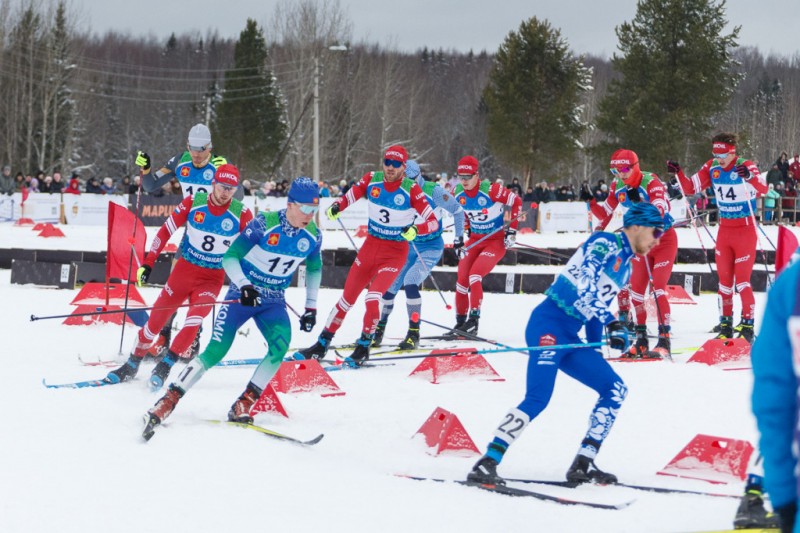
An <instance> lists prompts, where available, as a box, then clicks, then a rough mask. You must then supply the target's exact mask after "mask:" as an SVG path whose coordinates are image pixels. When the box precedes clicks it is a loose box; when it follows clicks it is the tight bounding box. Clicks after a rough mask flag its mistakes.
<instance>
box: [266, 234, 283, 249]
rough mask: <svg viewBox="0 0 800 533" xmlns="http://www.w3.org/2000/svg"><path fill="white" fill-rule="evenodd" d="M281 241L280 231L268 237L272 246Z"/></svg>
mask: <svg viewBox="0 0 800 533" xmlns="http://www.w3.org/2000/svg"><path fill="white" fill-rule="evenodd" d="M280 241H281V235H280V233H270V234H269V237H267V244H268V245H270V246H278V243H279V242H280Z"/></svg>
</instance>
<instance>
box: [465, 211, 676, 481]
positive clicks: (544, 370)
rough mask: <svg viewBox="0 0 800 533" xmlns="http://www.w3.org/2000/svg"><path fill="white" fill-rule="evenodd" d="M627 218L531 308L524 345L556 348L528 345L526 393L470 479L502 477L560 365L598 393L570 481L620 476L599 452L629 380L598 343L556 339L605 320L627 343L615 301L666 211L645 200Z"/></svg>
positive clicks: (618, 343)
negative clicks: (606, 468) (605, 466)
mask: <svg viewBox="0 0 800 533" xmlns="http://www.w3.org/2000/svg"><path fill="white" fill-rule="evenodd" d="M623 225H624V227H623V228H622V231H621V232H620V233H606V232H597V233H594V234H592V236H591V237H589V239H587V241H586V242H585V243H584V244H583V245H581V247H580V248H578V250H577V251H576V252H575V254H574V255H573V256H572V258H570V260H569V262H568V263H567V265H566V267H565V268H564V270H562V271H561V274H559V276H558V278H556V281H555V282H554V283H553V284H552V285H551V286H550V288H549V289H547V292H546V295H547V298H545V300H544V301H543V302H542V303H541V304H539V305H538V306H537V307H536V308H535V309H534V310H533V312H532V313H531V316H530V319H529V320H528V326H527V328H526V330H525V339H526V341H527V343H528V344H527V345H528V346H532V347H533V346H552V347H553V348H552V349H547V350H542V351H531V352H530V357H529V359H528V376H527V389H526V391H525V398H524V399H523V400H522V403H520V404H519V405H518V406H517V407H515V408H513V409H511V410H510V411H509V412H508V413H507V414H506V415H505V416H504V417H503V420H502V422H501V423H500V425H499V426H498V428H497V429H496V430H495V433H494V435H495V437H494V440H492V442H491V443H489V446H488V449H487V452H486V454H485V455H484V456H483V457H481V459H480V460H479V461H478V462H477V463H476V464H475V466H474V467H473V468H472V471H471V472H470V473H469V475H468V476H467V480H468V481H472V482H478V483H491V484H498V483H499V484H504V483H505V482H504V481H503V479H502V478H501V477H500V476H499V475H498V474H497V466H498V464H499V463H500V461H502V459H503V456H504V454H505V453H506V451H507V450H508V447H509V446H510V445H511V444H513V443H514V441H515V440H516V439H517V438H519V436H520V435H521V434H522V432H523V430H524V429H525V428H526V426H527V425H528V424H529V423H530V422H531V421H532V420H533V419H534V418H536V417H537V416H538V415H539V413H541V412H542V411H543V410H544V409H545V407H547V404H548V402H549V401H550V397H551V396H552V393H553V387H554V385H555V379H556V374H557V372H558V370H561V371H562V372H564V373H565V374H567V375H568V376H570V377H572V378H573V379H576V380H578V381H579V382H580V383H582V384H584V385H586V386H587V387H590V388H592V389H594V390H595V391H596V392H597V394H598V395H599V396H600V398H599V399H598V400H597V403H596V404H595V406H594V410H593V411H592V415H591V418H590V422H589V430H588V432H587V433H586V436H585V437H584V439H583V442H581V445H580V448H579V450H578V454H577V456H576V457H575V460H574V461H573V463H572V465H571V466H570V467H569V470H568V471H567V480H568V481H570V482H574V483H584V482H588V481H595V482H598V483H614V482H616V480H617V478H616V476H614V475H613V474H609V473H607V472H603V471H601V470H599V469H598V468H597V467H596V466H595V464H594V459H595V457H596V455H597V452H598V451H599V449H600V446H601V445H602V444H603V441H604V440H605V438H606V436H607V435H608V432H609V431H610V430H611V427H612V425H613V424H614V420H615V419H616V417H617V412H618V411H619V408H620V407H621V406H622V402H623V401H624V400H625V396H626V394H627V387H626V386H625V384H624V383H623V381H622V378H620V377H619V376H618V375H617V373H616V372H614V370H613V369H612V368H611V365H610V364H609V363H608V361H606V360H605V359H603V355H602V353H601V352H600V351H599V350H593V349H588V348H579V349H575V348H571V349H563V348H559V345H566V344H578V343H580V342H581V340H580V338H579V337H578V332H579V331H580V329H581V328H582V327H583V326H584V324H586V325H587V337H588V336H589V335H588V330H589V329H590V327H589V326H592V325H594V324H597V323H598V322H599V323H602V324H605V326H606V329H607V331H608V337H609V340H608V342H609V345H610V346H611V347H612V348H614V349H617V350H621V351H622V350H625V349H626V348H627V347H628V344H629V342H628V331H627V329H626V327H625V324H623V323H622V322H620V321H619V320H616V318H615V317H614V315H613V313H612V312H611V309H610V305H611V304H612V302H613V301H614V299H615V298H616V296H617V293H618V292H619V290H620V289H621V288H622V287H624V286H625V284H626V283H627V282H628V279H629V277H630V274H631V260H632V259H633V256H634V254H640V255H645V254H647V253H648V252H649V251H650V250H651V249H653V247H654V246H656V245H657V244H658V238H659V237H660V236H661V233H662V232H663V230H664V218H663V217H662V216H661V213H660V212H659V211H658V209H657V208H656V207H655V206H653V204H651V203H646V202H641V203H638V204H634V205H632V206H631V207H630V209H628V211H627V212H626V213H625V215H624V217H623ZM590 340H592V339H590Z"/></svg>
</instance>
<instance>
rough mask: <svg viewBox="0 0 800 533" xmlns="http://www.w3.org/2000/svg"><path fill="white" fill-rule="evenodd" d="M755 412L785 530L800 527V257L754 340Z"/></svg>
mask: <svg viewBox="0 0 800 533" xmlns="http://www.w3.org/2000/svg"><path fill="white" fill-rule="evenodd" d="M751 358H752V361H753V374H754V376H755V379H754V382H753V413H754V414H755V415H756V421H757V422H758V431H759V432H760V433H761V439H760V441H759V447H760V449H761V455H762V456H763V458H764V487H765V488H766V489H767V493H769V496H770V499H771V500H772V506H773V508H774V509H775V512H776V514H778V515H779V516H780V522H781V531H784V532H791V531H794V532H795V533H797V532H800V521H798V520H797V508H798V496H800V477H798V460H797V449H798V446H800V427H799V426H798V420H799V419H800V418H799V417H800V262H795V263H794V264H793V265H792V266H790V267H789V268H787V269H786V270H784V271H783V272H781V274H780V275H779V276H778V279H777V280H775V284H774V285H773V286H772V289H771V290H770V291H769V296H768V297H767V307H766V309H765V311H764V319H763V325H762V326H761V331H760V333H759V335H758V337H757V338H756V341H755V343H754V344H753V352H752V354H751Z"/></svg>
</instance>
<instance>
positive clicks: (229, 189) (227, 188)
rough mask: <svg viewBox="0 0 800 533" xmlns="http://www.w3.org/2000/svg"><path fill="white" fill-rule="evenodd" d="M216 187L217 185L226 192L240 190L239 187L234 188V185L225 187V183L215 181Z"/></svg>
mask: <svg viewBox="0 0 800 533" xmlns="http://www.w3.org/2000/svg"><path fill="white" fill-rule="evenodd" d="M214 185H216V186H218V187H221V188H222V190H223V191H225V192H233V191H235V190H236V189H237V188H238V187H236V186H233V185H225V184H224V183H220V182H218V181H215V182H214Z"/></svg>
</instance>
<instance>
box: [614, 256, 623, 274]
mask: <svg viewBox="0 0 800 533" xmlns="http://www.w3.org/2000/svg"><path fill="white" fill-rule="evenodd" d="M621 266H622V258H621V257H617V260H616V262H615V263H614V272H619V267H621Z"/></svg>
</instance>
